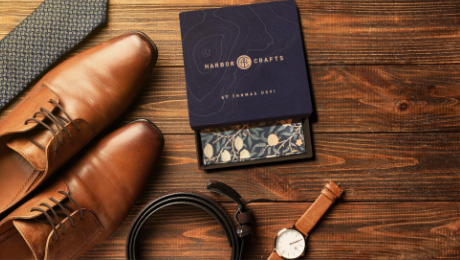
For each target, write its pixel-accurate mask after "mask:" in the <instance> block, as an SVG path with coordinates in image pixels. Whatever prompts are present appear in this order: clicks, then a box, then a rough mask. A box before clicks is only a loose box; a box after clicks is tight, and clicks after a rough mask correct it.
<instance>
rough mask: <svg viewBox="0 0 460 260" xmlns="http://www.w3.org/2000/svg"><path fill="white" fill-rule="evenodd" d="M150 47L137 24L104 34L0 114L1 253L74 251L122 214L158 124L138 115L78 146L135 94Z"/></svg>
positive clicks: (37, 255) (151, 58)
mask: <svg viewBox="0 0 460 260" xmlns="http://www.w3.org/2000/svg"><path fill="white" fill-rule="evenodd" d="M157 55H158V53H157V50H156V47H155V45H154V44H153V43H152V42H151V41H150V39H148V38H147V36H145V35H144V34H142V33H130V34H126V35H123V36H120V37H118V38H115V39H113V40H110V41H108V42H105V43H102V44H100V45H98V46H96V47H94V48H91V49H89V50H87V51H85V52H83V53H81V54H78V55H76V56H74V57H72V58H70V59H68V60H66V61H65V62H63V63H61V64H60V65H58V66H57V67H55V68H54V69H52V70H51V71H49V72H48V73H47V74H46V75H45V76H43V78H41V79H40V80H39V81H38V82H37V83H36V84H35V85H34V86H33V87H32V88H31V89H30V91H29V93H28V94H27V95H26V96H25V97H24V99H23V100H22V101H21V102H20V103H18V105H16V107H14V108H13V110H12V111H11V112H10V114H9V115H8V116H7V117H5V118H4V119H3V120H2V121H1V122H0V259H75V258H77V257H78V256H80V255H81V254H83V253H84V252H85V251H86V250H88V249H89V248H90V247H92V246H93V245H95V244H96V243H98V242H100V241H101V240H103V239H104V238H106V237H107V236H108V235H109V234H110V233H112V232H113V231H114V230H115V228H116V227H117V226H118V225H119V224H120V223H121V222H122V221H123V219H124V218H125V217H126V215H127V214H128V212H129V210H130V209H131V207H132V206H133V204H134V202H135V200H136V198H137V197H138V195H139V193H140V191H141V190H142V187H143V185H144V183H145V182H146V179H147V177H148V175H149V174H150V173H151V171H152V169H153V167H154V165H155V163H156V160H157V159H158V157H159V154H160V152H161V150H162V147H163V136H162V135H161V132H160V131H159V130H158V129H157V128H156V127H155V126H154V125H153V124H151V123H150V122H149V121H147V120H138V121H135V122H132V123H130V124H127V125H125V126H123V127H121V128H119V129H117V130H115V131H114V132H112V133H110V134H108V135H106V136H105V137H103V138H101V139H100V140H99V141H97V142H96V143H94V144H91V146H89V147H87V148H86V147H85V146H87V144H88V143H89V142H90V141H91V140H92V139H93V138H94V137H95V136H96V135H98V134H99V133H100V132H101V131H102V130H103V129H105V128H106V127H107V126H108V125H109V124H110V123H112V122H113V121H114V120H115V119H116V118H117V117H118V116H119V115H120V114H121V113H122V112H123V111H124V110H125V108H126V107H127V106H128V104H129V103H130V102H131V101H132V100H133V99H134V96H135V95H136V94H137V93H138V92H139V89H140V86H141V85H142V83H143V81H145V79H146V78H147V76H148V75H149V73H150V72H151V70H152V69H153V67H154V65H155V62H156V58H157ZM83 147H85V150H84V152H83V153H82V154H81V156H80V157H79V158H78V159H75V158H74V157H75V155H76V154H77V152H79V151H80V150H81V149H82V148H83ZM70 159H72V162H73V163H72V164H70V165H66V166H65V170H62V169H60V168H61V166H63V165H64V164H65V163H67V162H68V161H69V160H70ZM69 163H70V162H69Z"/></svg>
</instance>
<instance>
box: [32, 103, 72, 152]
mask: <svg viewBox="0 0 460 260" xmlns="http://www.w3.org/2000/svg"><path fill="white" fill-rule="evenodd" d="M49 102H50V103H52V104H54V105H55V106H56V107H58V108H59V109H60V110H61V111H62V113H64V115H65V116H66V117H67V118H65V117H63V116H60V115H53V114H52V113H51V112H50V111H49V110H48V109H46V108H43V107H41V108H40V111H38V112H35V113H34V115H33V116H32V118H28V119H27V120H26V121H24V124H25V125H27V124H29V122H35V123H37V124H39V125H42V126H43V127H45V128H46V129H48V130H49V131H50V132H51V134H53V137H54V140H55V143H56V146H54V152H56V151H57V148H58V146H59V145H62V144H63V143H64V137H63V136H62V133H63V132H65V133H66V134H67V136H68V137H69V138H71V137H72V135H71V134H70V132H69V130H68V129H67V128H65V125H66V124H67V123H71V124H72V125H73V126H74V127H75V128H76V129H77V130H80V127H79V126H78V124H77V122H75V121H74V120H73V119H72V118H71V117H70V116H69V114H68V113H67V112H66V111H65V110H64V108H63V107H62V106H61V105H59V103H58V102H56V101H55V100H53V99H50V100H49ZM38 115H43V116H44V117H46V118H48V119H49V120H50V121H51V122H52V123H54V125H55V126H56V128H55V129H54V128H53V127H51V126H49V125H47V124H46V123H44V122H43V121H41V120H38V119H37V118H36V117H37V116H38ZM59 133H61V135H59ZM27 139H28V140H29V141H31V142H32V143H33V144H35V145H36V146H38V147H40V148H42V149H43V150H45V149H46V148H45V147H44V146H43V145H41V144H39V143H38V142H37V141H35V140H33V139H32V138H29V137H28V138H27Z"/></svg>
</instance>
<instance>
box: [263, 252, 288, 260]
mask: <svg viewBox="0 0 460 260" xmlns="http://www.w3.org/2000/svg"><path fill="white" fill-rule="evenodd" d="M267 260H284V259H283V258H282V257H281V256H279V255H278V253H276V251H273V252H272V253H271V255H270V256H269V257H268V258H267Z"/></svg>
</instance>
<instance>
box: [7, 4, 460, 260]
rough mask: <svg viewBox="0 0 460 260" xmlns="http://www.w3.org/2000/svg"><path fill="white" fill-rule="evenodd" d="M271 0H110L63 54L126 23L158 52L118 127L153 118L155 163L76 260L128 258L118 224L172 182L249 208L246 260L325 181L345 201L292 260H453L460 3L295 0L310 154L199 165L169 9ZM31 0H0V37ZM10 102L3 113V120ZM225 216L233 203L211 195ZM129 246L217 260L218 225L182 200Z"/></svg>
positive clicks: (267, 248) (221, 254)
mask: <svg viewBox="0 0 460 260" xmlns="http://www.w3.org/2000/svg"><path fill="white" fill-rule="evenodd" d="M268 1H271V0H263V1H257V0H219V1H214V0H194V1H185V0H134V1H128V0H110V1H109V20H108V24H107V26H106V27H104V28H102V29H101V30H99V31H98V32H97V33H95V34H93V35H92V36H91V37H90V38H89V39H87V40H85V41H84V42H82V44H80V45H79V46H78V47H77V48H76V49H75V50H74V51H73V52H72V53H70V54H69V55H67V56H66V57H64V59H65V58H67V57H70V56H73V55H75V54H77V53H79V52H81V51H83V50H86V49H88V48H90V47H92V46H95V45H96V44H98V43H101V42H103V41H105V40H108V39H111V38H113V37H116V36H118V35H121V34H123V33H126V32H130V31H133V30H141V31H143V32H145V33H146V34H147V35H148V36H150V37H151V38H152V39H153V40H154V41H155V43H156V44H157V47H158V49H159V60H158V63H157V67H156V68H155V70H154V72H153V73H152V74H151V75H150V77H149V78H148V81H147V84H146V86H145V87H144V90H143V91H142V92H141V94H140V95H139V96H138V97H137V99H136V100H135V101H134V103H133V104H132V105H131V106H130V108H129V109H128V110H127V112H126V113H125V114H124V115H123V116H122V118H120V120H118V122H117V124H118V125H120V124H122V123H123V122H127V121H130V120H133V119H137V118H147V119H150V120H152V121H153V122H154V123H156V124H157V125H158V126H159V128H160V129H161V130H162V131H163V133H164V134H165V138H166V143H165V149H164V152H163V155H162V158H161V162H160V165H159V166H158V167H157V169H156V170H155V171H154V172H152V175H151V177H150V179H149V181H148V183H147V184H146V188H145V190H144V191H143V193H142V195H141V196H140V198H139V199H138V201H137V203H136V205H135V206H134V208H133V209H132V211H131V212H130V214H129V216H128V217H127V218H126V220H125V221H124V222H123V223H122V224H121V226H120V227H119V228H118V229H117V230H116V231H115V232H114V233H113V234H112V235H111V236H110V237H109V238H107V239H106V240H105V241H103V242H102V243H101V244H99V245H98V246H97V247H95V248H93V249H92V250H90V251H88V252H87V253H86V254H85V255H83V256H82V257H81V259H126V257H125V253H124V250H125V242H126V236H127V232H128V230H129V227H130V225H131V223H132V221H133V219H134V217H135V215H136V214H137V213H138V212H139V210H140V209H141V208H142V206H143V205H145V204H146V203H148V202H150V201H151V200H153V199H155V198H157V197H158V196H161V195H163V194H164V193H167V192H171V191H173V190H178V189H190V190H195V191H201V192H206V191H205V186H206V183H207V181H208V180H210V179H215V180H220V181H223V182H225V183H227V184H229V185H231V186H232V187H234V188H235V189H236V190H237V191H239V192H240V193H241V194H242V195H243V197H244V198H245V199H247V200H249V199H257V198H267V199H271V200H275V201H274V202H271V203H256V204H252V205H251V206H250V207H251V208H252V209H254V212H255V214H256V218H257V229H256V235H255V236H254V237H253V238H252V241H251V243H250V244H249V246H248V247H247V248H246V254H245V259H266V257H267V256H268V255H269V254H270V252H271V250H272V249H273V239H274V237H275V234H276V233H277V232H278V231H279V229H281V228H284V227H286V226H290V225H292V224H293V223H294V221H295V220H296V219H297V218H298V217H299V216H300V215H301V214H302V213H303V212H304V211H305V209H306V208H307V207H308V206H309V204H310V203H311V202H313V201H314V199H315V198H316V197H317V196H318V194H319V191H320V190H321V188H322V186H323V185H324V184H325V183H326V182H327V181H328V180H329V179H333V180H334V181H336V182H341V184H342V186H343V187H344V188H345V190H346V192H345V194H344V196H343V198H342V199H341V200H340V201H339V202H338V203H337V204H335V205H334V206H333V207H332V209H331V211H330V212H328V213H327V214H326V216H325V217H324V219H323V220H322V221H321V222H320V223H319V225H318V226H317V227H316V228H315V229H313V231H312V233H311V235H310V238H309V242H308V245H307V247H308V254H307V256H306V257H305V258H303V259H460V155H459V154H460V102H459V100H460V76H459V71H460V29H459V28H460V27H459V25H460V15H459V14H460V1H458V0H440V1H425V0H424V1H418V0H404V1H403V0H396V1H390V0H384V1H379V0H354V1H351V0H297V1H296V2H297V5H298V9H299V13H300V16H299V17H300V19H301V23H302V30H303V37H304V43H305V47H306V49H305V55H306V58H307V61H308V67H309V76H310V81H311V89H312V96H313V101H314V106H315V114H314V116H313V120H312V131H313V143H314V150H315V158H314V159H312V160H303V161H295V162H289V163H280V164H267V165H261V166H253V167H244V168H234V169H222V170H216V171H212V172H209V173H205V172H203V171H200V170H198V168H197V163H196V153H195V143H194V137H193V132H192V130H191V129H190V128H189V122H188V110H187V100H186V91H185V78H184V69H183V67H182V66H183V60H182V46H181V38H180V30H179V19H178V15H179V13H180V12H184V11H191V10H198V9H204V8H217V7H223V6H231V5H239V4H248V3H256V2H268ZM41 2H42V0H24V1H21V2H20V4H18V1H12V0H0V39H1V38H3V37H4V36H5V35H6V34H7V33H8V32H9V31H11V30H12V29H13V28H14V27H15V26H16V25H17V24H18V23H20V22H21V21H22V20H23V19H25V18H26V17H27V15H29V14H30V13H31V12H32V11H33V10H34V9H35V8H36V7H37V6H38V5H39V4H40V3H41ZM13 108H14V103H13V104H12V105H10V106H9V107H7V109H6V110H3V111H0V118H2V117H4V116H5V115H7V114H8V113H9V112H10V111H11V109H13ZM214 197H215V198H216V199H217V200H218V201H220V202H223V203H224V206H225V207H226V208H227V209H228V210H229V212H233V211H234V210H235V205H234V204H232V203H229V202H228V200H227V199H225V198H222V197H220V196H214ZM144 232H145V233H144V234H143V239H144V240H143V242H141V245H140V246H141V250H140V254H141V255H142V256H143V257H144V258H154V259H227V258H228V256H229V254H230V249H229V246H228V243H227V241H226V239H225V237H224V235H223V233H222V231H221V230H220V229H219V227H218V225H217V224H216V222H215V221H214V220H213V219H212V218H211V217H209V216H207V215H203V212H200V211H197V210H194V209H192V208H184V209H174V208H173V209H170V210H166V211H164V212H162V213H161V214H159V215H158V216H157V217H156V218H155V219H153V220H152V221H151V222H149V223H148V225H147V229H146V230H145V231H144Z"/></svg>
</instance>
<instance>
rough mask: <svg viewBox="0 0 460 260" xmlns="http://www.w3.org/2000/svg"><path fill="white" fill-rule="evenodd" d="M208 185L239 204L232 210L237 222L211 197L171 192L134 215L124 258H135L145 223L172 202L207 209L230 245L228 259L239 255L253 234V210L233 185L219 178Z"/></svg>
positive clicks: (172, 203)
mask: <svg viewBox="0 0 460 260" xmlns="http://www.w3.org/2000/svg"><path fill="white" fill-rule="evenodd" d="M207 188H208V190H211V191H214V192H218V193H221V194H224V195H226V196H227V197H229V198H230V199H232V200H233V201H235V202H236V203H237V204H238V210H237V212H236V214H235V221H236V222H237V223H238V226H237V227H236V228H235V225H234V224H233V221H232V219H231V218H230V217H229V215H228V214H227V213H226V211H225V210H224V209H223V208H222V207H221V206H220V205H219V204H218V203H217V202H216V201H215V200H213V199H212V198H210V197H207V196H206V195H204V194H200V193H194V192H193V193H192V192H176V193H170V194H167V195H165V196H162V197H160V198H158V199H156V200H154V201H153V202H151V203H150V204H149V205H147V206H146V207H145V208H144V209H143V210H142V211H141V212H140V213H139V214H138V215H137V217H136V219H135V220H134V223H133V225H132V226H131V230H130V231H129V234H128V241H127V246H126V256H127V259H136V250H135V249H136V240H137V236H138V234H139V232H140V230H141V229H142V226H143V225H144V223H145V222H146V221H147V220H148V219H149V218H150V217H151V216H152V215H153V214H155V213H156V212H157V211H159V210H161V209H163V208H165V207H168V206H173V205H191V206H195V207H198V208H200V209H202V210H204V211H206V212H208V213H209V214H210V215H211V216H213V217H214V218H215V219H216V220H217V222H218V223H219V224H220V226H221V227H222V228H223V230H224V232H225V234H226V235H227V238H228V241H229V243H230V246H231V248H232V255H231V258H230V259H234V260H239V259H241V257H242V253H243V247H244V242H245V240H246V238H247V236H248V235H250V234H252V228H251V226H250V223H251V222H252V220H253V214H252V211H251V210H248V209H247V208H246V204H247V203H248V202H245V201H244V200H243V199H242V198H241V196H240V195H239V194H238V193H237V192H236V191H235V190H234V189H232V188H231V187H229V186H227V185H226V184H224V183H222V182H217V181H212V182H210V183H209V184H208V186H207Z"/></svg>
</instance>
